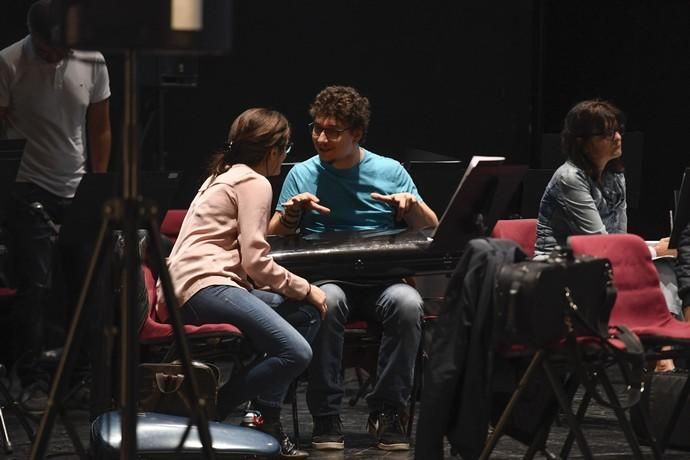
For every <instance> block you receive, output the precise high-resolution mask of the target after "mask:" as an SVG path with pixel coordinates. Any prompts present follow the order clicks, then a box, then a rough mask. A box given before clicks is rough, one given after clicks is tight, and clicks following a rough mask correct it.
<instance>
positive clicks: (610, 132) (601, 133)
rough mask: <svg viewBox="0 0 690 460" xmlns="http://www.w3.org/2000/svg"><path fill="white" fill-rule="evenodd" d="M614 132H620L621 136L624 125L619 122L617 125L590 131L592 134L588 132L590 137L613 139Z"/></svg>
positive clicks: (623, 131) (623, 132)
mask: <svg viewBox="0 0 690 460" xmlns="http://www.w3.org/2000/svg"><path fill="white" fill-rule="evenodd" d="M616 133H618V134H620V135H621V137H623V135H624V134H625V125H624V124H622V123H620V124H618V125H617V126H614V127H612V128H608V129H605V130H604V131H599V132H596V133H592V134H590V137H597V136H601V137H605V138H611V139H613V138H614V137H616Z"/></svg>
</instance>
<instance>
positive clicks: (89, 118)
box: [86, 99, 112, 172]
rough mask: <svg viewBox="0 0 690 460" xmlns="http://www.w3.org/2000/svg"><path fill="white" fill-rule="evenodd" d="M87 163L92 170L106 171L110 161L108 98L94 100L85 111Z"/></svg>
mask: <svg viewBox="0 0 690 460" xmlns="http://www.w3.org/2000/svg"><path fill="white" fill-rule="evenodd" d="M86 130H87V140H88V144H89V163H90V165H91V171H92V172H106V171H107V170H108V163H109V162H110V148H111V143H112V133H111V131H110V99H106V100H104V101H101V102H96V103H95V104H91V105H90V106H89V109H88V111H87V112H86Z"/></svg>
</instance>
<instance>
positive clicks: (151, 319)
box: [139, 265, 242, 344]
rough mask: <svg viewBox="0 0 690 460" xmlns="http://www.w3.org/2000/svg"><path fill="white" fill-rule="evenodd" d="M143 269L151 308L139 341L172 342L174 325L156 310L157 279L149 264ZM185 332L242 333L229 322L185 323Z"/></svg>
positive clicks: (190, 333) (205, 333)
mask: <svg viewBox="0 0 690 460" xmlns="http://www.w3.org/2000/svg"><path fill="white" fill-rule="evenodd" d="M142 270H143V272H144V283H145V285H146V293H147V296H148V303H149V309H148V315H146V320H145V321H144V324H143V325H142V326H141V329H140V330H139V341H140V342H141V343H144V344H146V343H159V342H170V341H172V340H173V337H174V334H173V327H172V324H169V323H167V322H163V321H161V320H160V318H159V317H158V314H157V311H156V304H157V294H156V280H155V278H154V276H153V272H152V271H151V269H150V268H149V267H148V266H147V265H142ZM184 332H185V334H186V335H187V336H200V335H202V334H204V335H214V334H215V335H219V334H222V335H236V336H241V335H242V332H241V331H240V330H239V329H238V328H237V327H235V326H234V325H232V324H228V323H218V324H202V325H200V326H194V325H191V324H185V325H184Z"/></svg>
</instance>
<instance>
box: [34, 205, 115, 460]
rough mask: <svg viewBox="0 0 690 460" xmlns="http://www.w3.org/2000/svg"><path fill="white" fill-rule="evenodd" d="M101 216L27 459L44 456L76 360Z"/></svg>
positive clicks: (100, 247)
mask: <svg viewBox="0 0 690 460" xmlns="http://www.w3.org/2000/svg"><path fill="white" fill-rule="evenodd" d="M108 211H109V210H108V209H106V213H107V214H108V215H107V216H105V217H104V218H103V221H102V222H101V228H100V230H99V231H98V238H97V240H96V245H95V247H94V251H93V256H92V257H91V260H90V261H89V267H88V270H87V272H86V277H85V279H84V284H83V285H82V288H81V291H80V293H79V300H78V302H77V306H76V308H75V310H74V318H73V319H72V324H71V325H70V329H69V332H68V334H67V339H66V341H65V348H64V351H63V353H62V357H61V358H60V363H59V364H58V367H57V370H56V371H55V377H54V379H53V385H52V387H51V389H50V395H49V397H48V408H47V410H46V412H45V413H44V414H43V417H42V418H41V423H40V424H39V426H38V431H37V433H36V439H35V441H34V444H33V446H32V449H31V457H30V458H31V459H32V460H33V459H42V458H44V456H45V451H46V449H47V447H48V442H49V441H50V433H51V431H52V429H53V424H54V423H55V416H56V415H57V410H58V406H59V405H60V404H61V402H62V394H63V393H64V388H65V386H66V385H67V383H68V382H69V379H70V377H71V375H72V370H73V369H74V365H75V363H76V358H77V352H78V348H79V341H80V340H78V339H79V338H80V336H81V334H79V329H80V321H81V316H82V312H83V308H84V304H85V302H86V296H87V294H88V292H89V288H90V287H91V282H92V280H93V274H94V272H95V270H96V264H97V263H98V260H99V259H100V256H101V252H102V251H103V240H104V239H105V233H106V230H107V229H108V226H109V221H110V218H109V213H108Z"/></svg>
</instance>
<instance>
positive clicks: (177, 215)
mask: <svg viewBox="0 0 690 460" xmlns="http://www.w3.org/2000/svg"><path fill="white" fill-rule="evenodd" d="M186 215H187V210H186V209H169V210H168V212H166V213H165V217H164V218H163V222H161V233H162V234H163V235H165V236H167V237H168V238H170V239H171V240H172V241H173V242H174V241H175V240H176V239H177V235H179V234H180V228H181V227H182V221H184V218H185V216H186Z"/></svg>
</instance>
